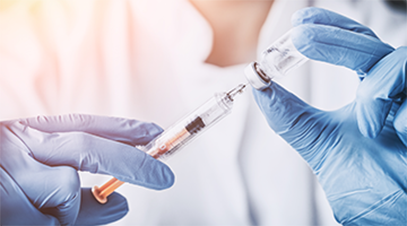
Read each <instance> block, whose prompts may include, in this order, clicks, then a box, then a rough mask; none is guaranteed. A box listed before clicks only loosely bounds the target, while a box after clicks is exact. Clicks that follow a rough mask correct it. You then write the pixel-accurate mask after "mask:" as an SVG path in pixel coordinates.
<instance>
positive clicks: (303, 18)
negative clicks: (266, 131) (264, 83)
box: [254, 8, 407, 225]
mask: <svg viewBox="0 0 407 226" xmlns="http://www.w3.org/2000/svg"><path fill="white" fill-rule="evenodd" d="M293 22H294V26H296V28H294V30H293V33H292V39H293V43H294V45H295V46H296V47H297V48H298V49H299V51H301V52H302V53H303V54H304V55H305V56H307V57H309V58H311V59H317V60H322V61H326V62H330V63H333V64H337V65H344V66H347V67H349V68H352V69H353V70H356V71H358V72H359V73H360V74H364V79H363V81H362V82H361V84H360V86H359V89H358V95H357V99H356V100H355V101H354V102H353V103H351V104H349V105H347V106H344V107H343V108H341V109H339V110H336V111H331V112H325V111H321V110H318V109H316V108H313V107H312V106H309V105H308V104H306V103H304V102H303V101H301V100H300V99H299V98H297V97H296V96H295V95H293V94H292V93H290V92H288V91H287V90H285V89H284V88H282V87H281V86H279V85H278V84H277V83H272V84H271V85H270V86H269V87H268V88H266V89H264V90H261V91H259V90H254V96H255V99H256V101H257V104H258V105H259V107H260V109H261V110H262V112H263V114H264V116H265V117H266V119H267V121H268V123H269V125H270V127H271V128H272V129H273V130H274V131H275V132H276V133H277V134H279V135H280V136H281V137H282V138H284V139H285V140H286V141H287V142H288V143H289V144H290V145H291V146H292V147H293V148H294V149H296V150H297V151H298V153H299V154H300V155H301V156H302V157H303V158H304V159H305V160H306V161H307V162H308V164H309V166H310V167H311V168H312V170H313V172H314V173H315V174H316V175H317V178H318V180H319V182H320V184H321V185H322V187H323V189H324V191H325V193H326V196H327V198H328V201H329V203H330V205H331V207H332V209H333V212H334V214H335V218H336V219H337V221H338V222H339V223H341V224H343V225H405V223H406V222H407V211H406V210H407V209H406V206H407V194H406V193H407V148H406V144H405V143H403V141H404V142H405V139H403V138H405V136H406V122H407V120H406V104H405V97H406V95H405V87H406V82H405V80H406V74H405V71H406V65H407V64H406V60H407V57H406V51H407V48H405V47H402V48H399V49H397V50H395V51H394V50H393V48H392V47H390V46H389V45H387V44H384V43H382V42H381V41H380V40H379V39H378V38H377V37H376V36H375V35H374V34H373V32H371V31H370V29H368V28H366V27H364V26H362V25H360V24H358V23H356V22H354V21H352V20H350V19H348V18H346V17H343V16H340V15H338V14H335V13H333V12H330V11H327V10H323V9H318V8H307V9H304V10H300V11H299V12H297V13H296V14H295V15H294V16H293ZM400 106H401V107H400ZM395 128H396V129H395ZM359 129H360V130H359ZM401 139H403V141H402V140H401Z"/></svg>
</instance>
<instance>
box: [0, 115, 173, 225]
mask: <svg viewBox="0 0 407 226" xmlns="http://www.w3.org/2000/svg"><path fill="white" fill-rule="evenodd" d="M161 132H162V130H161V128H159V127H158V126H156V125H154V124H151V123H143V122H139V121H136V120H126V119H120V118H108V117H101V116H89V115H66V116H56V117H37V118H29V119H21V120H13V121H5V122H0V145H1V146H0V153H1V158H0V165H1V168H0V174H1V180H0V181H1V190H0V191H1V193H0V194H1V207H0V208H1V225H16V224H17V225H59V224H61V225H68V224H78V225H96V224H106V223H109V222H113V221H115V220H118V219H120V218H122V217H123V216H124V215H125V214H126V213H127V211H128V207H127V202H126V199H125V198H124V197H122V196H121V195H119V194H118V193H113V194H112V195H111V196H109V202H108V203H107V204H105V205H101V204H99V203H98V202H97V201H96V200H95V199H94V198H93V197H92V194H91V192H90V189H89V188H82V189H81V188H80V181H79V176H78V173H77V170H81V171H88V172H91V173H101V174H110V175H113V176H115V177H116V178H118V179H120V180H122V181H125V182H129V183H132V184H136V185H140V186H144V187H147V188H152V189H158V190H160V189H165V188H168V187H170V186H171V185H172V184H173V183H174V175H173V173H172V171H171V170H170V169H169V167H168V166H166V165H165V164H163V163H162V162H160V161H157V160H155V159H153V158H152V157H151V156H149V155H147V154H145V153H144V152H142V151H140V150H138V149H136V148H134V145H136V144H137V145H143V144H146V143H148V142H149V141H150V140H152V139H153V138H154V137H155V136H156V135H158V134H159V133H161Z"/></svg>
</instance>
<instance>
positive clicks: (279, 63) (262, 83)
mask: <svg viewBox="0 0 407 226" xmlns="http://www.w3.org/2000/svg"><path fill="white" fill-rule="evenodd" d="M307 60H308V58H306V57H305V56H304V55H302V54H301V53H300V52H299V51H298V50H297V49H296V48H295V46H294V44H293V42H292V41H291V31H288V32H287V33H285V34H284V35H283V36H282V37H281V38H279V39H278V40H277V41H275V42H274V43H273V44H271V45H270V46H269V47H268V48H267V49H265V50H264V51H263V52H262V54H261V58H260V61H258V62H252V63H251V64H249V65H248V66H247V67H246V68H245V75H246V78H247V80H248V81H249V83H250V85H252V86H253V87H254V88H256V89H259V90H261V89H264V88H266V87H268V86H269V85H270V84H271V80H272V79H273V78H275V77H281V76H283V75H285V74H286V73H288V72H289V71H290V70H292V69H294V68H297V67H299V66H300V65H302V64H304V63H305V62H306V61H307Z"/></svg>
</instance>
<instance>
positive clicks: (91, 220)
mask: <svg viewBox="0 0 407 226" xmlns="http://www.w3.org/2000/svg"><path fill="white" fill-rule="evenodd" d="M128 211H129V207H128V205H127V201H126V198H124V197H123V196H122V195H120V194H119V193H116V192H113V193H112V194H111V195H110V196H109V202H107V203H105V204H100V203H99V202H98V201H96V199H95V198H94V197H93V195H92V192H91V189H90V188H82V191H81V207H80V210H79V214H78V218H77V219H76V222H75V225H102V224H108V223H111V222H114V221H117V220H119V219H121V218H123V217H124V216H125V215H126V214H127V212H128Z"/></svg>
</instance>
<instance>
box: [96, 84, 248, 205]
mask: <svg viewBox="0 0 407 226" xmlns="http://www.w3.org/2000/svg"><path fill="white" fill-rule="evenodd" d="M245 87H246V84H241V85H239V86H237V87H235V88H234V89H232V90H230V91H229V92H226V93H216V94H215V95H214V97H212V98H211V99H209V100H208V101H207V102H205V103H204V104H203V105H202V106H201V107H199V108H198V109H197V110H195V111H194V112H192V113H191V114H189V115H188V116H187V117H185V118H184V119H182V120H180V121H179V122H177V123H175V124H174V125H173V126H171V127H170V128H168V129H167V130H165V131H164V132H163V133H162V134H160V135H159V136H158V137H156V138H155V139H154V140H152V141H150V143H148V144H147V145H146V146H144V147H142V148H141V150H142V151H145V152H146V153H147V154H149V155H151V156H152V157H153V158H155V159H161V160H163V159H168V158H169V157H170V156H172V155H174V153H176V152H177V151H178V150H180V149H181V148H182V147H184V146H185V145H186V144H188V143H189V142H190V141H191V140H193V139H194V138H196V137H198V135H199V134H201V133H202V132H203V131H205V130H206V129H208V128H209V127H211V126H213V125H215V124H216V123H217V122H219V121H220V120H221V119H222V118H224V117H225V116H226V115H228V114H229V113H231V111H232V107H233V101H234V98H235V96H236V95H237V94H239V93H242V92H243V90H244V88H245ZM123 183H124V182H123V181H120V180H118V179H116V178H112V179H110V180H109V181H108V182H106V183H105V184H104V185H102V186H101V187H98V186H94V187H93V188H92V193H93V196H94V197H95V198H96V200H98V201H99V202H100V203H106V202H107V196H109V195H110V194H111V193H112V192H113V191H114V190H116V189H117V188H118V187H120V186H121V185H122V184H123Z"/></svg>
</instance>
